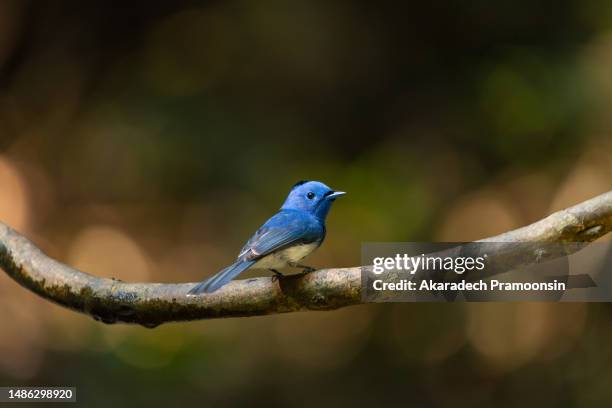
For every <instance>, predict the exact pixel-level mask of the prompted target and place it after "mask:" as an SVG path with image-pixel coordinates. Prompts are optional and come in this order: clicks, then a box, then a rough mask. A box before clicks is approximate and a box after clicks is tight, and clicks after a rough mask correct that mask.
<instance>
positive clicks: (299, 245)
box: [188, 181, 345, 295]
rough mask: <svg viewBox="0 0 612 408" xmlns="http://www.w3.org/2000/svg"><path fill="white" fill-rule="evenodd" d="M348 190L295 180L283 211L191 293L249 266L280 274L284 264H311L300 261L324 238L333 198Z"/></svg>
mask: <svg viewBox="0 0 612 408" xmlns="http://www.w3.org/2000/svg"><path fill="white" fill-rule="evenodd" d="M343 194H345V193H344V192H342V191H334V190H332V189H331V188H329V187H327V186H326V185H325V184H323V183H321V182H318V181H301V182H298V183H296V184H295V185H294V186H293V188H292V189H291V192H290V193H289V196H288V197H287V199H286V200H285V203H284V204H283V206H282V207H281V209H280V211H279V212H278V213H276V214H275V215H274V216H272V217H271V218H270V219H269V220H268V221H266V222H265V224H264V225H262V226H261V227H260V228H259V229H258V230H257V232H256V233H255V235H253V236H252V237H251V239H249V240H248V242H247V243H246V244H245V246H244V247H243V248H242V250H241V251H240V254H239V255H238V259H237V260H236V262H234V264H232V265H230V266H228V267H227V268H225V269H223V270H221V271H220V272H218V273H217V274H215V275H214V276H212V277H210V278H208V279H207V280H205V281H204V282H202V283H199V284H198V285H196V286H195V287H194V288H192V289H191V290H190V291H189V293H188V294H189V295H198V294H201V293H212V292H214V291H216V290H217V289H219V288H221V287H222V286H223V285H225V284H226V283H228V282H229V281H231V280H232V279H234V278H235V277H236V276H238V275H239V274H240V273H242V272H243V271H245V270H247V269H248V268H251V267H252V268H257V269H269V270H271V271H272V272H274V273H276V274H279V275H280V273H279V272H278V271H277V270H276V269H277V268H282V267H284V266H294V267H303V268H305V269H307V270H311V269H312V268H309V267H306V266H304V265H300V264H299V262H300V261H301V260H302V259H303V258H305V257H306V256H308V255H309V254H310V253H312V252H313V251H314V250H315V249H317V248H318V247H319V245H321V243H322V242H323V240H324V239H325V219H326V217H327V214H328V212H329V210H330V208H331V204H332V203H333V201H334V200H335V199H336V198H337V197H339V196H341V195H343Z"/></svg>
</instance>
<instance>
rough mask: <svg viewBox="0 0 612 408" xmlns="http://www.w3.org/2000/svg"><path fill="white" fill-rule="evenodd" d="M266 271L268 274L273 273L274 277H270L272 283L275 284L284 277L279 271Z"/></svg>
mask: <svg viewBox="0 0 612 408" xmlns="http://www.w3.org/2000/svg"><path fill="white" fill-rule="evenodd" d="M268 270H269V271H270V272H274V276H273V277H272V282H275V281H277V280H279V279H280V278H283V277H284V276H285V275H283V274H282V273H280V272H279V271H277V270H276V269H268Z"/></svg>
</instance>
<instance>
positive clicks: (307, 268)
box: [290, 263, 317, 274]
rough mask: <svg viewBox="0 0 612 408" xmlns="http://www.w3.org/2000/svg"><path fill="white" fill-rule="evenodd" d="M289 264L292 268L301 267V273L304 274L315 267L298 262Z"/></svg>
mask: <svg viewBox="0 0 612 408" xmlns="http://www.w3.org/2000/svg"><path fill="white" fill-rule="evenodd" d="M290 265H291V266H293V267H294V268H302V273H304V274H306V273H310V272H314V271H316V270H317V269H316V268H313V267H312V266H308V265H302V264H299V263H293V264H290Z"/></svg>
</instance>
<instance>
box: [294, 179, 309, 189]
mask: <svg viewBox="0 0 612 408" xmlns="http://www.w3.org/2000/svg"><path fill="white" fill-rule="evenodd" d="M306 183H308V180H300V181H298V182H297V183H295V184H294V185H293V186H292V187H291V189H292V190H293V189H294V188H296V187H297V186H301V185H302V184H306Z"/></svg>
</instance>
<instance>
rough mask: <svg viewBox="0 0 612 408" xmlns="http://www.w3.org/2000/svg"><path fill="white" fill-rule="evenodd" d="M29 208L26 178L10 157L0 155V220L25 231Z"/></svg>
mask: <svg viewBox="0 0 612 408" xmlns="http://www.w3.org/2000/svg"><path fill="white" fill-rule="evenodd" d="M28 210H29V205H28V192H27V186H26V182H25V180H24V178H23V177H22V175H21V174H20V172H19V171H18V170H17V168H16V167H15V166H14V165H13V164H12V162H11V161H10V160H9V159H8V158H6V157H2V156H0V221H1V222H4V223H6V224H8V225H10V226H11V227H12V228H14V229H16V230H19V231H23V230H25V229H26V228H27V226H28V221H29V215H28V212H29V211H28Z"/></svg>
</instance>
